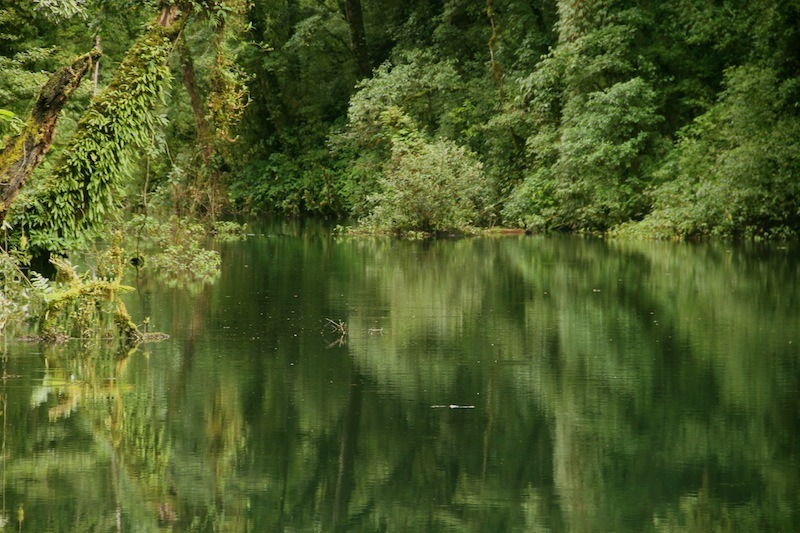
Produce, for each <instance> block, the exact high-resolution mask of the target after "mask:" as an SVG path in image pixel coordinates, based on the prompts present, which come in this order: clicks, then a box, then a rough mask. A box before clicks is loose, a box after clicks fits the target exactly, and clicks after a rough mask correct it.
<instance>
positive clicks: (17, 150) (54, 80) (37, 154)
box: [0, 48, 102, 222]
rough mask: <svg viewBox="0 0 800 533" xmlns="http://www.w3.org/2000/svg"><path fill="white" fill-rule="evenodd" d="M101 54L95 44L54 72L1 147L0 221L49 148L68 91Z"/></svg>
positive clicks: (67, 96) (70, 91)
mask: <svg viewBox="0 0 800 533" xmlns="http://www.w3.org/2000/svg"><path fill="white" fill-rule="evenodd" d="M101 55H102V53H101V52H100V49H99V48H94V49H93V50H92V51H91V52H89V53H88V54H84V55H82V56H80V57H78V58H77V59H75V61H73V63H72V65H69V66H67V67H62V68H61V69H59V70H58V71H57V72H56V73H55V74H53V75H52V76H51V77H50V79H49V80H48V81H47V83H45V85H44V86H43V87H42V89H41V91H39V96H38V97H37V98H36V102H35V103H34V105H33V109H31V112H30V113H29V114H28V117H27V119H26V120H25V126H24V127H23V129H22V131H21V132H20V133H19V135H17V136H15V137H14V138H12V139H10V140H9V141H8V143H7V144H6V145H5V146H4V147H3V149H2V150H0V222H2V221H3V220H4V219H5V216H6V212H7V211H8V207H9V206H10V205H11V202H12V201H14V198H16V196H17V193H19V190H20V189H21V188H22V186H23V185H25V182H26V181H27V180H28V177H29V176H30V174H31V172H33V171H34V169H36V167H37V166H39V163H41V162H42V159H43V158H44V155H45V154H46V153H47V152H48V151H49V150H50V145H51V144H52V143H53V137H54V136H55V132H56V122H57V121H58V116H59V115H60V114H61V110H62V109H63V107H64V105H65V104H66V103H67V100H68V99H69V97H70V95H72V93H73V92H74V91H75V89H77V88H78V85H80V83H81V80H82V79H83V77H84V76H85V75H86V73H87V72H89V71H90V70H91V69H92V67H93V66H94V65H95V64H96V63H97V61H98V60H99V59H100V56H101Z"/></svg>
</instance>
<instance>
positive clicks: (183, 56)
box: [178, 38, 214, 167]
mask: <svg viewBox="0 0 800 533" xmlns="http://www.w3.org/2000/svg"><path fill="white" fill-rule="evenodd" d="M178 56H179V57H180V61H181V75H182V77H183V85H184V86H185V87H186V92H187V93H188V94H189V101H190V102H191V104H192V113H193V114H194V121H195V126H196V128H197V142H198V143H199V144H200V150H201V154H202V157H203V163H205V165H206V166H207V167H210V164H211V157H212V156H213V155H214V146H213V145H212V143H211V131H210V129H209V126H208V121H207V120H206V114H205V108H204V106H203V99H202V98H201V97H200V91H199V90H198V88H197V75H196V74H195V70H194V61H192V55H191V52H190V51H189V47H188V46H186V41H185V40H184V39H183V38H180V39H178Z"/></svg>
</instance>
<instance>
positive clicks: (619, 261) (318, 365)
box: [0, 224, 800, 532]
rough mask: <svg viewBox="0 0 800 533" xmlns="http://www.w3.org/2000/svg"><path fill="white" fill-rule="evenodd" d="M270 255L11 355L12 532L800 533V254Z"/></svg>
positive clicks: (285, 247) (687, 249)
mask: <svg viewBox="0 0 800 533" xmlns="http://www.w3.org/2000/svg"><path fill="white" fill-rule="evenodd" d="M256 232H257V233H258V235H256V236H255V237H251V238H250V239H249V240H248V241H246V242H243V243H235V244H225V245H219V250H220V252H221V253H222V258H223V272H222V275H221V277H220V279H219V280H218V281H217V282H216V283H215V284H214V285H210V286H207V287H205V288H195V289H194V290H192V291H189V290H181V289H176V288H169V287H167V286H166V285H164V284H163V283H161V282H159V281H158V280H156V279H152V278H148V277H147V276H146V275H144V274H141V275H140V276H139V278H138V279H135V278H132V279H131V284H134V285H136V286H137V287H138V292H137V293H135V294H132V295H130V297H129V298H128V305H129V310H130V311H131V313H132V315H133V316H134V317H135V318H137V319H139V320H141V319H142V318H143V317H145V316H150V317H151V323H152V326H153V327H155V329H158V330H160V331H164V332H166V333H169V334H170V335H171V338H170V339H168V340H166V341H163V342H159V343H149V344H145V345H142V346H140V347H139V348H138V350H136V351H134V352H132V353H130V354H128V355H125V354H118V353H116V352H114V351H111V350H98V349H87V348H82V347H80V346H79V345H77V344H75V343H68V344H67V345H63V346H57V347H43V346H38V345H30V344H22V343H13V342H12V343H8V344H7V346H6V348H5V357H4V361H3V365H4V370H5V371H6V374H8V375H9V377H8V378H7V379H5V380H4V381H3V382H2V385H0V387H1V388H0V400H2V405H1V407H2V410H3V412H2V414H3V416H2V424H3V426H2V427H3V436H2V446H3V448H2V461H3V462H2V489H3V500H2V517H1V518H0V521H5V528H6V529H7V530H13V531H17V530H19V529H21V530H23V531H37V532H38V531H115V530H118V529H121V530H123V531H158V530H159V529H161V530H173V531H184V530H202V531H212V530H217V531H348V532H349V531H397V532H408V531H415V532H417V531H437V532H438V531H454V532H455V531H458V532H461V531H487V532H493V531H525V532H528V531H632V532H633V531H711V530H722V531H726V530H731V531H797V530H798V529H800V464H799V463H800V461H799V460H798V459H799V458H800V457H799V455H800V440H799V437H800V349H798V347H799V345H800V298H799V296H800V271H799V270H798V259H800V254H798V250H797V248H796V247H795V246H789V247H779V246H775V245H771V246H750V247H745V246H739V245H721V244H717V245H676V244H665V243H649V242H648V243H617V242H604V241H598V240H586V239H578V238H540V237H525V236H519V237H517V236H511V237H502V238H476V239H462V240H447V241H437V242H398V241H390V240H353V239H348V238H339V237H335V236H331V235H330V234H329V233H328V232H327V231H326V230H324V229H323V228H319V227H316V226H314V227H306V228H302V227H300V226H298V225H292V224H286V225H283V226H280V225H277V226H272V227H269V228H266V229H263V230H261V229H259V230H256ZM332 322H335V323H336V324H339V323H341V324H344V325H346V334H342V332H340V331H336V328H335V327H334V324H332ZM20 519H22V520H20Z"/></svg>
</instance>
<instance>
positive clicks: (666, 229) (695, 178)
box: [620, 66, 800, 238]
mask: <svg viewBox="0 0 800 533" xmlns="http://www.w3.org/2000/svg"><path fill="white" fill-rule="evenodd" d="M798 95H800V84H799V83H798V80H797V79H796V78H794V79H789V80H784V81H782V80H780V79H779V77H778V76H777V73H776V72H775V71H774V70H773V69H771V68H767V67H754V66H750V67H738V68H734V69H731V70H729V71H728V72H727V73H726V80H725V89H724V91H723V92H722V94H721V96H720V99H719V101H718V102H717V103H716V104H715V105H714V106H713V107H712V108H711V109H709V111H708V112H706V113H705V114H703V115H702V116H700V117H698V118H697V119H696V120H695V121H694V123H693V124H692V125H690V126H688V127H687V128H686V129H685V130H684V131H683V132H682V133H681V137H680V140H679V141H678V143H677V145H676V147H675V150H674V151H673V152H672V153H671V154H670V157H669V158H668V159H667V160H666V161H665V163H664V164H663V166H662V167H661V169H660V170H659V172H658V175H657V178H658V179H659V180H660V181H661V185H660V186H658V187H657V188H655V189H654V190H653V192H652V196H653V198H654V205H655V208H654V210H653V212H652V213H651V214H650V215H649V216H647V217H646V218H645V219H644V220H643V221H642V222H641V223H638V224H636V223H634V224H628V225H626V226H624V227H623V228H620V233H621V234H629V233H630V234H641V233H643V232H644V233H646V234H648V235H654V236H657V237H661V238H671V237H679V238H684V237H697V236H706V235H717V236H747V237H764V236H767V237H781V238H786V237H793V236H795V235H796V232H797V229H798V227H799V226H798V225H799V224H800V210H799V209H798V207H797V206H798V205H800V185H798V182H797V176H798V173H800V164H798V161H800V137H798V134H797V132H798V131H800V116H798V113H797V109H796V102H797V98H798Z"/></svg>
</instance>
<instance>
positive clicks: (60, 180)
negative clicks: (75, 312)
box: [29, 5, 186, 251]
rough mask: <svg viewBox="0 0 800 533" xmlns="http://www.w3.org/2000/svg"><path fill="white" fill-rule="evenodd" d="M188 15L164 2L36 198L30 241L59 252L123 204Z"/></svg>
mask: <svg viewBox="0 0 800 533" xmlns="http://www.w3.org/2000/svg"><path fill="white" fill-rule="evenodd" d="M183 13H186V11H184V12H183ZM185 20H186V16H185V14H182V12H181V10H180V9H179V8H178V7H177V6H175V5H172V6H165V7H164V8H163V10H162V13H161V14H160V15H159V17H158V18H157V19H156V20H155V21H154V22H153V23H151V24H150V26H149V27H148V28H147V30H146V31H145V33H144V35H142V37H140V38H139V40H138V41H137V42H136V43H135V44H134V45H133V46H132V47H131V49H130V50H129V51H128V53H127V54H126V56H125V59H124V60H123V61H122V63H121V64H120V66H119V67H118V69H117V72H116V74H115V76H114V79H113V80H112V82H111V84H110V85H109V86H108V87H107V88H106V89H105V90H103V91H102V92H101V93H100V94H99V95H98V96H97V97H96V98H95V99H94V100H93V101H92V104H91V106H90V107H89V109H88V110H87V111H86V113H85V114H84V115H83V117H82V118H81V120H80V122H79V123H78V128H77V130H76V132H75V135H74V136H73V137H72V139H71V140H70V143H69V145H68V146H67V148H66V150H65V152H64V155H63V157H62V159H61V160H60V161H59V163H58V165H57V167H56V169H55V170H54V172H53V173H52V174H51V175H49V176H48V178H47V181H46V182H45V183H44V184H43V186H42V189H41V191H40V192H39V193H38V194H37V197H36V198H34V199H33V212H32V213H30V215H29V219H30V221H31V237H32V239H31V242H32V244H34V245H35V246H37V247H38V248H42V249H47V250H51V251H58V250H60V249H64V248H67V247H69V246H70V245H72V244H75V243H78V242H80V241H81V240H82V239H84V238H86V237H87V236H90V235H91V234H92V233H93V232H94V231H96V230H97V229H99V228H101V227H103V225H104V224H106V223H107V221H108V218H109V216H111V215H112V214H113V213H114V212H115V211H116V210H117V209H118V207H119V206H120V205H121V202H122V200H123V198H124V194H123V192H124V191H123V189H124V185H125V183H126V178H127V177H128V175H129V172H130V170H131V167H132V162H133V158H134V156H135V154H136V152H137V151H141V150H143V149H144V148H145V147H146V146H147V144H148V143H149V142H150V138H151V135H152V132H153V131H154V130H155V129H156V128H157V127H158V126H159V125H160V119H159V117H158V115H157V114H156V112H155V110H156V109H157V107H158V104H159V103H160V102H161V97H162V87H163V85H164V83H165V81H166V80H168V78H169V76H170V72H169V67H168V65H167V59H168V58H169V55H170V53H171V52H172V50H173V46H174V43H175V40H176V39H177V37H178V35H179V34H180V31H181V29H182V28H183V25H184V22H185Z"/></svg>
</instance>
